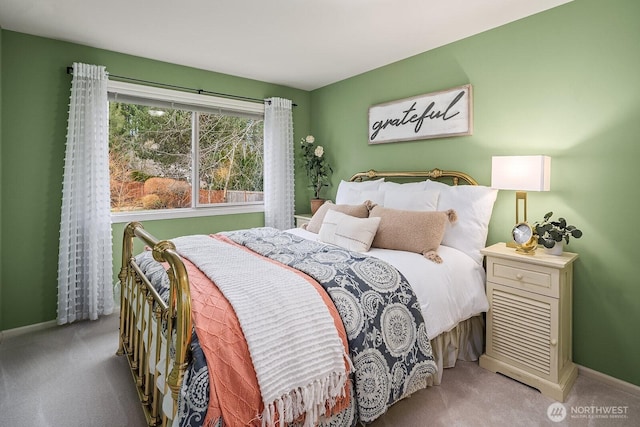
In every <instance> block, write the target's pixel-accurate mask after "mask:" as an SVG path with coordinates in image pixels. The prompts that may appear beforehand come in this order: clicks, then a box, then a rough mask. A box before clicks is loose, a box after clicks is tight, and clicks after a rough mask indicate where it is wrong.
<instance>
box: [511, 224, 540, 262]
mask: <svg viewBox="0 0 640 427" xmlns="http://www.w3.org/2000/svg"><path fill="white" fill-rule="evenodd" d="M511 235H512V236H513V241H514V242H515V246H516V251H518V252H521V253H524V254H529V255H533V253H534V252H535V251H536V247H537V246H538V241H537V238H536V235H535V233H534V232H533V228H531V226H530V225H529V224H527V223H526V222H519V223H517V224H516V225H515V227H513V230H511Z"/></svg>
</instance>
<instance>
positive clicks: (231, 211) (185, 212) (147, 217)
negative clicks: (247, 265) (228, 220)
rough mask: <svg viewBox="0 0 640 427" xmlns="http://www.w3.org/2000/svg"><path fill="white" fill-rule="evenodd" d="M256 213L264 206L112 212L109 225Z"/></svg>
mask: <svg viewBox="0 0 640 427" xmlns="http://www.w3.org/2000/svg"><path fill="white" fill-rule="evenodd" d="M257 212H264V204H262V203H260V204H254V205H245V204H243V205H229V206H216V207H207V208H184V209H162V210H160V209H159V210H150V211H141V212H121V213H120V212H114V213H112V214H111V223H112V224H118V223H125V222H131V221H155V220H163V219H178V218H195V217H201V216H216V215H235V214H244V213H257Z"/></svg>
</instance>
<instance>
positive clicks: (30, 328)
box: [0, 320, 58, 343]
mask: <svg viewBox="0 0 640 427" xmlns="http://www.w3.org/2000/svg"><path fill="white" fill-rule="evenodd" d="M57 324H58V323H57V322H56V321H55V320H49V321H48V322H42V323H36V324H35V325H27V326H21V327H19V328H13V329H7V330H5V331H0V343H1V342H2V341H3V339H5V338H11V337H17V336H19V335H24V334H27V333H29V332H35V331H41V330H43V329H49V328H51V327H53V326H56V325H57Z"/></svg>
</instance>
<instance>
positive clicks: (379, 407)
mask: <svg viewBox="0 0 640 427" xmlns="http://www.w3.org/2000/svg"><path fill="white" fill-rule="evenodd" d="M220 234H222V235H224V236H226V237H228V238H229V239H231V240H232V241H234V242H236V243H238V244H241V245H243V246H246V247H247V248H249V249H251V250H253V251H254V252H256V253H259V254H261V255H263V256H265V257H268V258H271V259H273V260H275V261H279V262H281V263H283V264H286V265H288V266H290V267H293V268H296V269H298V270H300V271H302V272H304V273H306V274H308V275H309V276H311V277H312V278H314V279H315V280H316V281H317V282H318V283H320V285H322V286H323V287H324V289H325V290H326V291H327V292H328V294H329V295H330V297H331V299H332V300H333V302H334V304H335V305H336V308H337V309H338V312H339V313H340V316H341V318H342V321H343V323H344V326H345V330H346V332H347V337H348V342H349V351H350V356H351V360H352V362H353V365H354V368H355V372H354V373H352V380H353V384H354V386H355V387H354V388H355V390H354V391H355V399H352V404H351V407H350V408H347V409H346V410H344V411H343V412H341V413H340V414H337V415H335V416H333V417H331V419H329V420H327V421H326V423H323V425H325V426H331V427H338V426H344V427H347V426H354V425H356V424H357V422H358V421H360V422H363V423H369V422H372V421H373V420H375V419H376V418H378V417H379V416H380V415H382V414H383V413H384V412H386V410H387V408H388V407H389V406H391V405H392V404H394V403H395V402H397V401H399V400H401V399H403V398H404V397H407V396H409V395H410V394H412V393H413V392H415V391H417V390H419V389H422V388H424V387H426V386H427V383H428V381H429V378H430V377H432V376H435V374H436V372H437V368H436V364H435V362H434V359H433V354H432V350H431V344H430V341H429V337H428V336H427V333H426V328H425V325H424V320H423V317H422V313H421V311H420V305H419V303H418V300H417V298H416V296H415V294H414V292H413V290H412V289H411V286H410V285H409V283H408V282H407V280H406V279H405V278H404V276H402V274H401V273H400V272H399V271H398V270H397V269H395V268H394V267H392V266H391V265H389V264H388V263H386V262H385V261H382V260H380V259H377V258H374V257H371V256H368V255H366V254H361V253H357V252H351V251H347V250H345V249H342V248H339V247H337V246H333V245H328V244H324V243H320V242H314V241H310V240H307V239H304V238H302V237H299V236H295V235H293V234H290V233H287V232H282V231H279V230H276V229H273V228H266V227H265V228H254V229H249V230H240V231H233V232H225V233H220ZM192 351H193V356H194V363H193V364H192V366H191V367H190V370H189V371H188V373H187V375H186V376H185V382H184V384H183V390H182V392H181V394H182V395H183V397H184V398H183V399H181V402H180V408H179V417H178V419H177V420H175V421H176V422H175V423H174V425H184V426H187V425H192V426H195V425H199V423H201V422H202V420H203V419H204V415H205V412H204V411H206V407H207V400H208V393H209V390H208V384H206V385H204V384H203V381H204V380H205V379H207V378H208V373H207V371H206V363H205V361H204V355H203V354H202V351H201V349H200V348H199V345H198V342H197V337H196V336H195V334H194V340H193V342H192ZM193 393H196V394H195V395H193ZM218 421H219V422H218V425H220V426H222V425H224V423H223V421H222V420H218Z"/></svg>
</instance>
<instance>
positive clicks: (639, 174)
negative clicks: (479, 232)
mask: <svg viewBox="0 0 640 427" xmlns="http://www.w3.org/2000/svg"><path fill="white" fill-rule="evenodd" d="M638 17H640V2H637V1H636V0H614V1H609V2H603V1H600V0H575V1H573V2H571V3H568V4H566V5H563V6H560V7H558V8H555V9H552V10H549V11H546V12H544V13H540V14H537V15H535V16H532V17H529V18H526V19H523V20H520V21H517V22H514V23H512V24H509V25H506V26H503V27H500V28H497V29H494V30H491V31H488V32H485V33H482V34H480V35H477V36H474V37H470V38H467V39H464V40H462V41H459V42H456V43H453V44H450V45H447V46H445V47H442V48H439V49H436V50H433V51H430V52H426V53H423V54H420V55H417V56H415V57H412V58H409V59H407V60H404V61H401V62H398V63H394V64H391V65H389V66H385V67H383V68H380V69H376V70H374V71H371V72H368V73H365V74H362V75H359V76H356V77H354V78H351V79H348V80H345V81H342V82H339V83H336V84H333V85H330V86H327V87H324V88H321V89H318V90H316V91H313V92H312V111H313V120H312V129H313V133H314V135H315V136H316V140H318V141H322V143H323V144H325V145H326V152H327V155H328V156H329V158H330V159H331V160H332V164H333V165H334V170H335V173H334V175H333V184H334V185H333V187H332V190H333V192H334V193H335V190H336V188H337V183H338V182H339V179H341V178H343V179H345V178H347V177H349V176H351V174H353V173H355V172H358V171H361V170H367V169H369V168H377V169H387V170H391V169H404V170H406V169H414V168H417V169H425V168H426V169H429V168H432V167H439V168H442V169H454V170H462V171H465V172H468V173H470V174H471V175H472V176H474V177H475V178H476V179H478V180H479V182H480V183H481V184H485V185H489V184H490V176H491V156H493V155H526V154H547V155H550V156H551V157H552V163H551V164H552V176H551V180H552V182H551V192H548V193H529V221H530V222H533V221H535V220H537V219H542V216H543V215H544V213H546V212H547V211H554V213H555V214H557V215H560V216H564V217H566V218H567V219H568V220H569V222H570V223H572V224H575V225H577V226H579V228H581V229H582V230H583V232H584V237H583V238H582V239H580V240H572V241H571V243H570V245H569V247H568V248H567V250H570V251H572V252H577V253H579V254H580V258H579V259H578V261H577V263H576V265H575V269H574V273H575V276H574V300H573V309H574V311H573V320H574V331H573V345H574V360H575V362H576V363H579V364H581V365H583V366H587V367H589V368H592V369H595V370H597V371H601V372H604V373H606V374H609V375H611V376H614V377H617V378H620V379H622V380H625V381H628V382H630V383H633V384H636V385H640V368H638V365H637V360H638V359H640V339H639V338H640V336H639V334H638V325H640V286H638V284H639V283H640V282H639V280H638V262H637V260H635V256H634V254H635V249H636V243H637V242H636V240H637V236H638V232H637V230H636V227H634V225H633V224H634V223H635V220H636V216H637V212H638V211H639V210H640V201H639V198H638V197H636V194H637V190H636V187H635V185H636V184H637V183H638V182H639V181H640V168H639V167H638V160H639V159H640V141H639V138H640V137H639V136H638V135H640V120H639V118H640V72H639V71H638V70H640V49H639V48H638V42H640V25H638V22H637V19H638ZM466 83H471V84H472V85H473V92H474V93H473V96H474V123H475V126H474V133H473V135H472V136H466V137H452V138H441V139H434V140H426V141H412V142H402V143H390V144H380V145H374V146H368V145H367V126H368V124H367V111H368V108H369V107H370V106H371V105H375V104H378V103H382V102H387V101H393V100H397V99H402V98H405V97H409V96H414V95H419V94H424V93H429V92H432V91H437V90H442V89H447V88H450V87H454V86H458V85H462V84H466ZM347 159H348V161H347ZM514 199H515V196H514V192H513V191H502V192H500V194H499V196H498V200H497V202H496V205H495V207H494V214H493V218H492V221H491V225H490V234H489V242H488V243H494V242H497V241H506V240H507V239H509V231H510V229H511V227H512V225H513V223H514V216H515V214H514V210H515V207H514V204H515V202H514Z"/></svg>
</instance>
